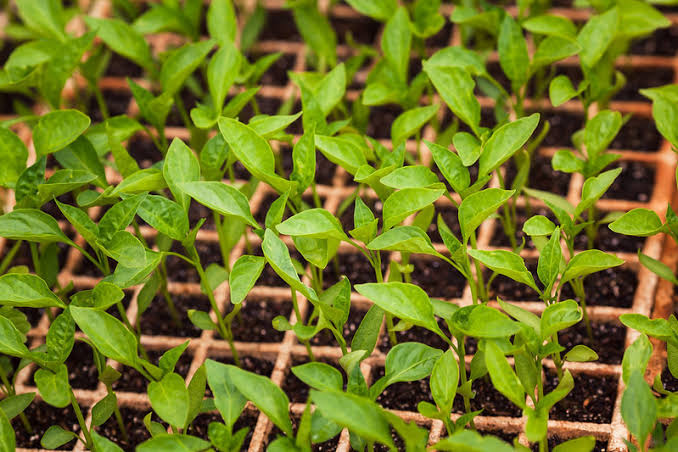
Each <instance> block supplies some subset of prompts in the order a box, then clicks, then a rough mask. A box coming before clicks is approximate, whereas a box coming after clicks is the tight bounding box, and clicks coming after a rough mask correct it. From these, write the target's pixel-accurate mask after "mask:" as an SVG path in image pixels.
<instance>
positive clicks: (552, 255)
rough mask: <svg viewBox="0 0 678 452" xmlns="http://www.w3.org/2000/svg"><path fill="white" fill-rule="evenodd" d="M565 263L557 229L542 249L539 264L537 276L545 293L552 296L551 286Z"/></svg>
mask: <svg viewBox="0 0 678 452" xmlns="http://www.w3.org/2000/svg"><path fill="white" fill-rule="evenodd" d="M562 261H563V250H562V249H561V248H560V229H559V228H556V230H555V231H554V233H553V235H551V238H550V239H549V241H548V242H547V243H546V245H545V246H544V248H542V250H541V253H540V254H539V261H538V262H537V276H539V280H540V281H541V283H542V284H543V285H544V287H546V289H545V291H546V292H547V293H549V294H550V292H551V286H552V285H553V283H554V282H555V281H556V278H557V277H558V273H560V266H561V262H562Z"/></svg>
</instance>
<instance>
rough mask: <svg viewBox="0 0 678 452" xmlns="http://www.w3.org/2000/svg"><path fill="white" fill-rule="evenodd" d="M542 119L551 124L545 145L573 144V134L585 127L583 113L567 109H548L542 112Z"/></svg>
mask: <svg viewBox="0 0 678 452" xmlns="http://www.w3.org/2000/svg"><path fill="white" fill-rule="evenodd" d="M541 119H542V121H548V122H549V125H550V126H551V127H550V129H549V133H548V134H546V137H545V138H544V141H543V142H542V144H543V145H544V146H554V147H555V146H568V147H570V146H572V134H573V133H575V132H576V131H577V130H579V129H581V128H582V127H584V117H583V116H582V115H581V114H577V113H569V112H566V111H560V110H558V111H546V112H542V113H541Z"/></svg>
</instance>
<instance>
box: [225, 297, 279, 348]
mask: <svg viewBox="0 0 678 452" xmlns="http://www.w3.org/2000/svg"><path fill="white" fill-rule="evenodd" d="M291 313H292V303H291V302H281V301H270V300H261V299H255V298H248V299H246V300H245V301H243V302H242V308H241V310H240V314H239V315H237V316H236V317H235V319H233V323H232V324H231V328H232V331H233V336H234V337H235V340H236V341H241V342H280V341H282V339H283V336H284V335H285V333H284V332H282V331H277V330H276V329H274V328H273V326H272V322H273V319H274V318H275V317H277V316H279V315H282V316H284V317H286V318H289V316H290V314H291Z"/></svg>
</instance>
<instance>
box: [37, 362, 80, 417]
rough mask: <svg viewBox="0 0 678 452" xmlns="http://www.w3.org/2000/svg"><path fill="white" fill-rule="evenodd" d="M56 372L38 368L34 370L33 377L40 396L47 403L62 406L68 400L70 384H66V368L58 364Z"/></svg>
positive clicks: (67, 402) (65, 404)
mask: <svg viewBox="0 0 678 452" xmlns="http://www.w3.org/2000/svg"><path fill="white" fill-rule="evenodd" d="M57 369H58V370H57V371H56V372H52V371H51V370H48V369H44V368H40V369H38V370H37V371H36V372H35V375H34V376H33V379H34V380H35V385H36V386H37V387H38V391H40V397H42V399H43V400H44V401H45V402H47V403H48V404H50V405H52V406H55V407H57V408H63V407H65V406H67V405H68V404H69V403H70V402H71V399H70V397H69V396H70V393H71V386H70V385H69V384H68V369H67V368H66V366H65V365H64V364H60V365H59V367H58V368H57Z"/></svg>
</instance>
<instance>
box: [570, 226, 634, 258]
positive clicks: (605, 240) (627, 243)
mask: <svg viewBox="0 0 678 452" xmlns="http://www.w3.org/2000/svg"><path fill="white" fill-rule="evenodd" d="M645 240H646V238H645V237H632V236H630V235H622V234H618V233H616V232H614V231H612V230H611V229H610V228H609V227H607V225H602V226H600V227H599V228H598V233H597V234H596V239H595V240H594V242H593V245H594V248H596V249H599V250H602V251H623V252H627V253H635V252H636V251H638V250H639V249H643V247H644V246H645ZM574 248H575V249H576V250H582V249H587V248H588V238H587V237H586V233H584V232H582V233H581V234H579V235H578V236H577V237H576V238H575V240H574Z"/></svg>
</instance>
